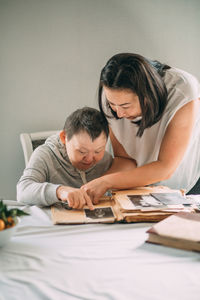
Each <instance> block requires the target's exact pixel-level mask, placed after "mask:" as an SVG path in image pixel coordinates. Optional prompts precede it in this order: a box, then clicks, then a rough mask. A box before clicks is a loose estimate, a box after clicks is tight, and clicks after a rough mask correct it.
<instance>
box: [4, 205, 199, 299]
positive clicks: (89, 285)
mask: <svg viewBox="0 0 200 300" xmlns="http://www.w3.org/2000/svg"><path fill="white" fill-rule="evenodd" d="M5 203H7V204H10V205H13V204H15V205H16V204H17V203H16V202H15V201H8V200H7V201H5ZM17 205H18V204H17ZM20 208H21V209H23V210H25V211H27V212H30V213H31V216H27V217H22V218H21V222H20V224H19V226H18V230H17V232H16V234H15V236H14V237H13V238H12V240H11V241H10V243H9V244H7V246H5V247H4V248H0V299H1V300H16V299H17V300H24V299H28V300H35V299H37V300H39V299H42V300H46V299H53V300H54V299H55V300H62V299H70V300H71V299H73V300H74V299H91V300H107V299H112V300H129V299H134V300H150V299H152V300H165V299H166V300H169V299H170V300H171V299H177V300H178V299H180V300H186V299H187V300H199V299H200V254H199V253H193V252H189V251H183V250H177V249H172V248H167V247H163V246H158V245H152V244H147V243H145V240H146V238H147V234H146V230H147V229H148V228H149V227H150V226H151V225H152V224H150V223H148V224H142V223H141V224H139V223H137V224H96V225H70V226H69V225H53V224H52V222H51V218H50V209H49V208H45V209H41V208H38V207H36V206H32V207H25V206H21V207H20Z"/></svg>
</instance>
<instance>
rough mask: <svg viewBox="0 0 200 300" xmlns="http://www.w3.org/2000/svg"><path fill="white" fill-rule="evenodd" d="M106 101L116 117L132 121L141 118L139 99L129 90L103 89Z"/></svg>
mask: <svg viewBox="0 0 200 300" xmlns="http://www.w3.org/2000/svg"><path fill="white" fill-rule="evenodd" d="M103 90H104V93H105V96H106V99H107V101H108V103H109V105H110V107H111V108H112V110H114V111H115V112H116V114H117V116H118V118H126V119H129V120H134V119H135V118H137V117H141V116H142V111H141V107H140V102H139V98H138V96H137V95H136V94H134V93H133V92H132V91H131V90H129V89H112V88H108V87H105V86H104V87H103Z"/></svg>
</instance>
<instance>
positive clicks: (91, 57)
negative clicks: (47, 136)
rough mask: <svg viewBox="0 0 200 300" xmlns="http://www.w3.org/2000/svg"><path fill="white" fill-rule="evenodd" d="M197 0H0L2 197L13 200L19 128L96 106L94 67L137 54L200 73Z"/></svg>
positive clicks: (48, 123)
mask: <svg viewBox="0 0 200 300" xmlns="http://www.w3.org/2000/svg"><path fill="white" fill-rule="evenodd" d="M199 12H200V1H199V0H190V1H188V0H167V1H166V0H140V1H138V0H123V1H122V0H0V101H1V106H0V107H1V108H0V141H1V146H0V162H1V163H0V178H1V180H0V198H1V197H4V198H7V199H15V186H16V182H17V180H18V179H19V177H20V176H21V174H22V171H23V169H24V160H23V154H22V149H21V145H20V141H19V134H20V133H21V132H34V131H38V130H50V129H58V128H61V127H62V126H63V123H64V121H65V118H66V116H67V115H68V114H69V113H71V112H72V111H73V110H75V109H76V108H78V107H82V106H84V105H89V106H93V107H94V106H96V91H97V84H98V78H99V73H100V70H101V68H102V67H103V65H104V64H105V62H106V61H107V59H108V58H109V57H110V56H112V55H113V54H115V53H118V52H128V51H129V52H135V53H140V54H142V55H144V56H147V57H149V58H152V59H159V60H161V61H162V62H166V63H168V64H170V65H173V66H176V67H179V68H182V69H185V70H187V71H189V72H191V73H193V74H194V75H196V76H197V77H198V78H199V79H200V59H199V56H200V38H199V29H200V16H199Z"/></svg>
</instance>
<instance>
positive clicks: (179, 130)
mask: <svg viewBox="0 0 200 300" xmlns="http://www.w3.org/2000/svg"><path fill="white" fill-rule="evenodd" d="M199 105H200V101H199V100H194V101H191V102H189V103H187V104H185V105H184V106H183V107H182V108H181V109H179V110H178V111H177V112H176V114H175V116H174V117H173V119H172V120H171V122H170V124H169V125H168V128H167V130H166V132H165V135H164V138H163V141H162V143H161V147H160V152H159V156H158V160H157V161H154V162H151V163H149V164H146V165H143V166H141V167H138V168H135V169H132V170H129V171H122V172H116V173H114V174H108V175H105V176H102V177H100V178H98V179H96V180H93V181H91V182H89V183H88V184H87V185H85V186H83V188H84V189H85V190H87V192H88V194H89V195H91V197H93V201H94V202H95V201H97V199H99V197H100V196H102V195H103V194H104V193H105V191H106V190H108V189H128V188H134V187H137V186H145V185H148V184H152V183H155V182H159V181H162V180H166V179H168V178H170V176H171V175H172V174H173V173H174V171H175V170H176V168H177V166H178V165H179V163H180V161H181V160H182V158H183V155H184V153H185V151H186V149H187V146H188V143H189V140H190V137H191V134H192V129H193V125H194V120H195V117H196V113H197V112H198V111H199Z"/></svg>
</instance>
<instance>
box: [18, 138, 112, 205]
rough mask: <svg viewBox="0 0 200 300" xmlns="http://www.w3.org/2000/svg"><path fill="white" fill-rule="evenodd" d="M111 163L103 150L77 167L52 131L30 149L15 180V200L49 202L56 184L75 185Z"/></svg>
mask: <svg viewBox="0 0 200 300" xmlns="http://www.w3.org/2000/svg"><path fill="white" fill-rule="evenodd" d="M111 163H112V156H111V155H110V154H109V153H108V152H105V154H104V157H103V159H102V160H101V161H99V162H98V163H97V164H96V165H95V166H93V167H91V168H90V169H88V170H86V171H80V170H78V169H76V168H75V167H74V166H73V165H72V164H71V162H70V160H69V157H68V155H67V152H66V149H65V146H64V145H63V143H62V142H61V141H60V138H59V134H57V135H53V136H51V137H49V138H48V139H47V140H46V142H45V144H43V145H41V146H39V147H38V148H36V150H35V151H34V152H33V154H32V156H31V158H30V160H29V163H28V165H27V167H26V168H25V170H24V172H23V175H22V177H21V178H20V180H19V182H18V183H17V201H19V202H21V203H24V204H30V205H39V206H49V205H52V204H53V203H56V202H58V198H57V196H56V189H57V188H58V186H60V185H66V186H71V187H75V188H79V187H81V186H82V185H83V184H84V183H86V182H88V181H91V180H92V179H95V178H97V177H99V176H101V175H103V174H104V173H105V172H106V171H107V170H108V169H109V167H110V166H111Z"/></svg>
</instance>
